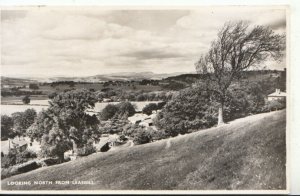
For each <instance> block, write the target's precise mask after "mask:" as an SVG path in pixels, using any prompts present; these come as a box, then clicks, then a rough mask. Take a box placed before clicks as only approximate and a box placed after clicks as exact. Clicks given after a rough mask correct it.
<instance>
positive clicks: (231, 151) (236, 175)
mask: <svg viewBox="0 0 300 196" xmlns="http://www.w3.org/2000/svg"><path fill="white" fill-rule="evenodd" d="M285 113H286V111H285V110H282V111H277V112H271V113H265V114H259V115H254V116H250V117H246V118H243V119H238V120H235V121H232V122H230V123H228V124H225V125H223V126H220V127H215V128H211V129H207V130H203V131H198V132H195V133H191V134H188V135H184V136H178V137H175V138H172V139H166V140H161V141H158V142H153V143H150V144H146V145H141V146H133V147H128V148H124V149H121V150H119V151H111V152H106V153H96V154H93V155H90V156H88V157H85V158H81V159H78V160H76V161H72V162H68V163H64V164H61V165H56V166H51V167H47V168H41V169H37V170H35V171H32V172H29V173H24V174H20V175H17V176H13V177H10V178H7V179H4V180H3V181H2V189H4V190H8V189H13V190H18V189H19V190H22V189H31V190H37V189H47V190H57V189H59V190H68V189H71V190H74V189H79V190H84V189H90V190H100V189H102V190H103V189H110V190H111V189H115V190H121V189H122V190H132V189H137V190H141V189H145V190H161V189H172V190H173V189H190V190H199V189H201V190H206V189H214V190H217V189H218V190H220V189H221V190H224V189H228V190H231V189H240V190H244V189H255V190H264V189H269V190H274V189H285V188H286V184H285V182H286V178H285V174H286V172H285V171H286V168H285V163H286V143H285V134H286V132H285V130H286V129H285V127H286V119H285V116H286V114H285ZM44 180H48V181H57V180H61V181H74V180H80V181H82V180H89V181H93V182H94V184H92V185H78V184H77V185H73V184H65V185H57V184H55V183H54V182H53V184H52V185H30V186H8V185H7V183H8V181H10V182H11V181H44Z"/></svg>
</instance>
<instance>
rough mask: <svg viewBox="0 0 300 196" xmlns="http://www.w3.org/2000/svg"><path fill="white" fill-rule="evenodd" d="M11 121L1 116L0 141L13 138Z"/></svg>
mask: <svg viewBox="0 0 300 196" xmlns="http://www.w3.org/2000/svg"><path fill="white" fill-rule="evenodd" d="M13 126H14V122H13V119H12V118H11V117H9V116H7V115H1V140H6V139H8V138H13V137H14V131H13Z"/></svg>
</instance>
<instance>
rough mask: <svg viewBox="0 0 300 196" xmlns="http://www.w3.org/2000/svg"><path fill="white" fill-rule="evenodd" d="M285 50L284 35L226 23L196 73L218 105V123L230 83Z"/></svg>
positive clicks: (277, 57) (247, 25) (244, 25)
mask: <svg viewBox="0 0 300 196" xmlns="http://www.w3.org/2000/svg"><path fill="white" fill-rule="evenodd" d="M284 49H285V35H279V34H276V33H274V31H273V30H272V29H271V28H269V27H265V26H255V27H253V28H250V25H249V23H247V22H244V21H240V22H236V23H234V22H227V23H225V25H224V26H223V27H222V29H221V30H220V31H219V33H218V35H217V39H216V40H214V41H213V42H212V43H211V46H210V49H209V51H208V52H207V53H206V54H203V55H202V56H201V57H200V59H199V61H198V62H197V63H196V69H197V71H198V72H199V73H201V75H202V76H203V78H204V79H206V81H207V83H206V86H207V88H208V89H209V90H210V91H211V93H213V94H214V96H215V97H216V98H217V99H218V103H219V104H220V107H219V123H223V106H224V103H225V99H226V96H227V90H228V87H229V86H230V85H231V83H232V81H233V80H235V79H239V78H240V76H241V73H243V71H244V70H247V69H250V68H256V67H258V66H260V65H261V63H262V62H264V61H265V60H267V59H268V58H273V59H275V60H280V59H281V57H282V55H283V51H284Z"/></svg>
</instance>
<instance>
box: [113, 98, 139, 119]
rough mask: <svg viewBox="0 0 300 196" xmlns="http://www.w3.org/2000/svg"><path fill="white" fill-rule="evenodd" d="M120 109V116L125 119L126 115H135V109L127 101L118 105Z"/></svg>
mask: <svg viewBox="0 0 300 196" xmlns="http://www.w3.org/2000/svg"><path fill="white" fill-rule="evenodd" d="M117 107H118V115H119V116H120V117H123V116H124V115H127V117H129V116H133V115H134V114H135V107H134V105H132V104H131V103H130V102H128V101H125V102H121V103H119V104H117Z"/></svg>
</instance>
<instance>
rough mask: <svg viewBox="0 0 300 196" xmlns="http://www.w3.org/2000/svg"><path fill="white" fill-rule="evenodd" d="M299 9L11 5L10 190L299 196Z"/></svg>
mask: <svg viewBox="0 0 300 196" xmlns="http://www.w3.org/2000/svg"><path fill="white" fill-rule="evenodd" d="M288 11H289V10H288V7H287V6H195V7H175V8H174V7H170V8H168V7H114V8H112V7H97V6H94V7H87V6H79V7H70V6H69V7H47V6H46V7H43V6H40V7H9V8H1V190H2V191H6V192H10V191H20V190H22V191H25V190H26V191H39V190H51V191H53V190H60V191H61V190H64V191H74V190H81V191H84V190H93V191H115V190H119V191H120V190H124V191H125V190H127V191H129V190H130V191H153V190H156V191H170V190H172V191H173V190H176V191H180V190H184V191H236V190H237V191H247V190H253V191H275V192H276V191H278V193H283V192H287V191H288V188H289V186H288V177H287V173H288V168H287V167H288V164H287V161H288V159H287V151H288V149H287V146H288V140H287V135H288V128H287V127H288V126H287V125H288V124H287V120H288V118H287V117H288V115H287V113H288V112H287V111H288V108H289V107H288V105H289V104H287V103H289V102H288V97H289V93H288V89H289V88H288V81H289V79H288V76H289V74H288V72H289V65H288V62H289V61H288V57H289V53H288V52H289V50H288V45H289V43H288V40H289V39H288V37H289V25H288V24H289V20H288V17H289V12H288Z"/></svg>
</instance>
